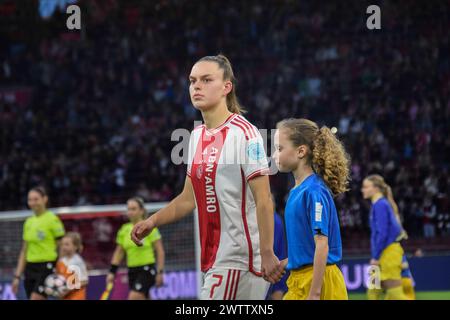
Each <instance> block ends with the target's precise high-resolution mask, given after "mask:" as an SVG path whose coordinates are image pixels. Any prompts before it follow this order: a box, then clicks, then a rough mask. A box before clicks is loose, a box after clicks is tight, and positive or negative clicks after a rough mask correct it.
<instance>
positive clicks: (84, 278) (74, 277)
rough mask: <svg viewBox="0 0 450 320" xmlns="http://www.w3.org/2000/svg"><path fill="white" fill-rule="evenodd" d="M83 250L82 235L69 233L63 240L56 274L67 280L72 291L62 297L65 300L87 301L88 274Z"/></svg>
mask: <svg viewBox="0 0 450 320" xmlns="http://www.w3.org/2000/svg"><path fill="white" fill-rule="evenodd" d="M82 250H83V245H82V242H81V236H80V234H79V233H78V232H67V233H66V235H65V236H64V237H63V238H62V240H61V245H60V256H59V259H58V262H57V263H56V272H57V273H59V274H61V275H63V276H64V277H65V278H66V279H67V285H68V286H69V289H70V290H69V291H68V292H67V293H65V295H64V296H63V297H62V298H63V299H64V300H86V289H87V284H88V272H87V267H86V263H85V262H84V260H83V258H82V257H81V255H80V254H81V251H82ZM70 287H73V289H71V288H70Z"/></svg>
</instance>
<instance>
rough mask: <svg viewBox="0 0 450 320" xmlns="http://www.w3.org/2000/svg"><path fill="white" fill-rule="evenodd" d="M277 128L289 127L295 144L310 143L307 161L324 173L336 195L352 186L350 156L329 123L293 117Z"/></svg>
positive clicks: (289, 133)
mask: <svg viewBox="0 0 450 320" xmlns="http://www.w3.org/2000/svg"><path fill="white" fill-rule="evenodd" d="M277 129H285V130H288V135H289V139H290V140H291V141H292V143H293V145H294V146H296V147H298V146H301V145H306V146H307V147H308V149H309V151H310V152H308V155H307V163H308V164H309V165H310V166H311V167H312V168H313V170H314V171H315V172H316V173H317V174H318V175H320V176H321V177H322V179H323V180H324V181H325V183H326V185H327V186H328V188H329V189H330V190H331V192H332V193H333V195H334V196H336V195H338V194H340V193H343V192H345V191H348V190H349V189H348V182H349V180H350V168H349V167H350V156H349V155H348V153H347V152H346V151H345V148H344V145H343V144H342V142H341V141H339V139H337V138H336V136H335V135H334V134H333V133H332V132H331V130H330V129H329V128H328V127H326V126H323V127H322V128H319V126H318V125H317V123H315V122H313V121H311V120H308V119H294V118H290V119H285V120H283V121H280V122H279V123H278V124H277Z"/></svg>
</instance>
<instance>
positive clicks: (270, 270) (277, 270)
mask: <svg viewBox="0 0 450 320" xmlns="http://www.w3.org/2000/svg"><path fill="white" fill-rule="evenodd" d="M286 263H287V259H286ZM286 263H284V260H283V262H280V261H279V260H278V258H277V257H276V256H275V254H274V253H273V251H269V252H265V253H261V271H262V274H263V278H264V280H266V281H268V282H270V283H272V284H274V283H277V282H278V281H280V280H281V278H282V277H283V275H284V274H285V272H286V271H285V270H284V268H285V267H286Z"/></svg>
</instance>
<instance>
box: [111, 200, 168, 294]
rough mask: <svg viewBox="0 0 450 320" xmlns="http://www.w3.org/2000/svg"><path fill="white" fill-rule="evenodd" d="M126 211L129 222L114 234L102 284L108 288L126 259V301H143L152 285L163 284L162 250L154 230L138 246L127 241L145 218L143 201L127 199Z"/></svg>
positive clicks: (163, 257) (158, 236)
mask: <svg viewBox="0 0 450 320" xmlns="http://www.w3.org/2000/svg"><path fill="white" fill-rule="evenodd" d="M127 208H128V211H127V212H128V218H129V219H130V222H129V223H126V224H124V225H123V226H122V227H121V228H120V229H119V231H118V232H117V239H116V242H117V246H116V250H115V251H114V254H113V257H112V259H111V270H110V272H109V274H108V276H107V278H106V282H107V284H108V283H112V282H113V281H114V277H115V274H116V272H117V269H118V267H119V265H120V262H121V261H122V259H123V258H124V256H125V255H126V258H127V267H128V286H129V288H130V292H129V294H128V300H145V299H147V298H150V296H149V290H150V288H151V287H152V286H153V285H154V284H156V286H158V287H159V286H162V284H163V281H164V280H163V272H164V259H165V254H164V247H163V243H162V240H161V234H160V233H159V230H158V229H157V228H155V229H153V231H152V232H151V233H150V236H149V237H147V238H145V239H144V241H143V242H142V245H141V246H137V245H136V244H135V243H134V242H133V241H131V238H130V233H131V230H132V229H133V226H134V225H136V224H137V223H139V222H140V221H143V220H144V217H145V216H146V210H145V203H144V200H143V199H142V198H140V197H134V198H131V199H129V200H128V201H127ZM155 255H156V267H155Z"/></svg>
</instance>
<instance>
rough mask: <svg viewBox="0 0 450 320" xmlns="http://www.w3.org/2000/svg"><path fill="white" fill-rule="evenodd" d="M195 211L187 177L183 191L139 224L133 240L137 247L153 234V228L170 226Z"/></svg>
mask: <svg viewBox="0 0 450 320" xmlns="http://www.w3.org/2000/svg"><path fill="white" fill-rule="evenodd" d="M194 209H195V199H194V190H193V187H192V182H191V178H189V177H186V180H185V182H184V188H183V191H182V192H181V193H180V194H179V195H178V196H177V197H175V198H174V199H173V200H172V201H170V203H169V204H168V205H167V206H165V207H164V208H162V209H161V210H159V211H158V212H156V213H155V214H153V215H152V216H150V217H149V218H147V219H146V220H144V221H141V222H139V223H137V224H136V225H135V226H134V227H133V230H132V231H131V239H132V240H133V242H134V243H136V244H137V245H141V240H142V239H144V238H145V237H146V236H148V235H149V234H150V232H152V230H153V228H156V227H159V226H162V225H165V224H169V223H172V222H175V221H178V220H180V219H181V218H183V217H185V216H187V215H188V214H189V213H191V212H192V211H193V210H194Z"/></svg>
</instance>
